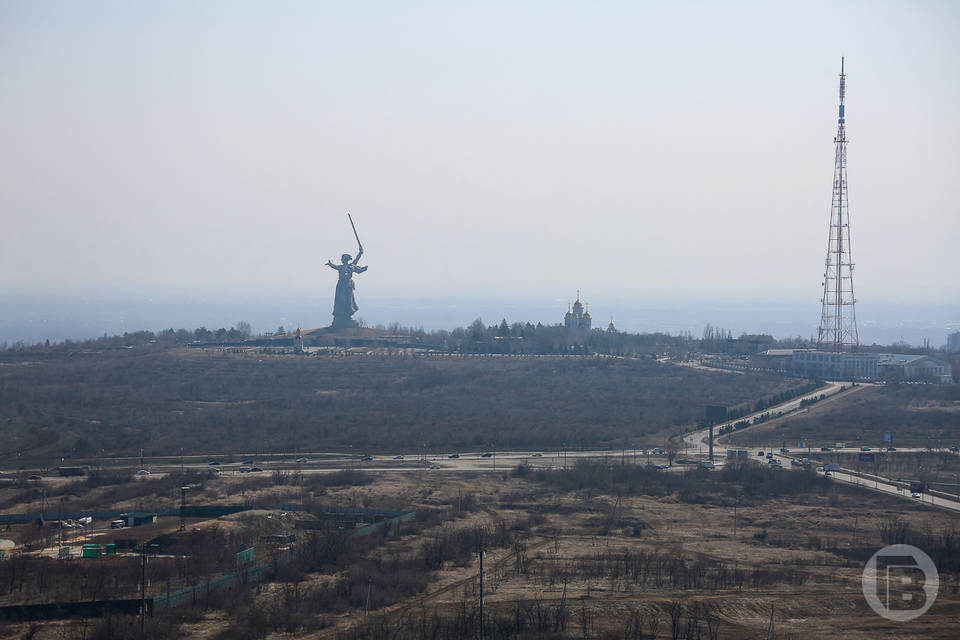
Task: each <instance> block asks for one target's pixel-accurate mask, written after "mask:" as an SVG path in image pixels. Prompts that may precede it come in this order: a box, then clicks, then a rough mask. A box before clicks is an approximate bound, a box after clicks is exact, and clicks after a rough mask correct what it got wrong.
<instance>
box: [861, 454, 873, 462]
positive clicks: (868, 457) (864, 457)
mask: <svg viewBox="0 0 960 640" xmlns="http://www.w3.org/2000/svg"><path fill="white" fill-rule="evenodd" d="M857 459H858V460H859V461H860V462H873V461H874V460H875V459H876V456H875V455H874V454H872V453H861V454H860V455H859V456H857Z"/></svg>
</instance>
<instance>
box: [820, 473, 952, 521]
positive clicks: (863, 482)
mask: <svg viewBox="0 0 960 640" xmlns="http://www.w3.org/2000/svg"><path fill="white" fill-rule="evenodd" d="M830 477H831V478H832V479H833V480H835V481H836V482H845V483H847V484H852V485H856V486H860V487H864V488H867V489H870V490H871V491H878V492H880V493H886V494H889V495H893V496H898V497H900V498H904V499H905V500H911V501H913V502H919V503H920V504H924V505H927V506H932V507H940V508H942V509H947V510H949V511H955V512H958V513H960V502H957V501H956V500H950V499H946V498H940V497H938V496H932V495H929V494H923V493H921V494H920V497H919V498H913V497H911V494H910V491H909V490H908V489H904V488H903V487H900V486H897V485H894V484H889V483H888V482H882V481H880V480H879V479H873V480H871V479H866V478H860V477H858V476H856V475H853V474H852V473H851V472H850V470H849V469H845V470H841V471H831V472H830Z"/></svg>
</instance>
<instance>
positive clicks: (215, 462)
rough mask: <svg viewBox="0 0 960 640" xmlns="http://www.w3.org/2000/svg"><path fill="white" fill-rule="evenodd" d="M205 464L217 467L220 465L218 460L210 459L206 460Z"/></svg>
mask: <svg viewBox="0 0 960 640" xmlns="http://www.w3.org/2000/svg"><path fill="white" fill-rule="evenodd" d="M207 464H208V465H209V466H211V467H219V466H220V461H219V460H211V461H210V462H208V463H207Z"/></svg>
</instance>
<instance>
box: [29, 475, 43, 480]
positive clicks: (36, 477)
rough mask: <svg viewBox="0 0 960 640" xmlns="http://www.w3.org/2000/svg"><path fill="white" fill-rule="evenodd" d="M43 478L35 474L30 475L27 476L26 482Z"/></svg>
mask: <svg viewBox="0 0 960 640" xmlns="http://www.w3.org/2000/svg"><path fill="white" fill-rule="evenodd" d="M42 479H43V476H38V475H37V474H35V473H34V474H32V475H29V476H27V480H42Z"/></svg>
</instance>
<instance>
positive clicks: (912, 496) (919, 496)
mask: <svg viewBox="0 0 960 640" xmlns="http://www.w3.org/2000/svg"><path fill="white" fill-rule="evenodd" d="M910 497H911V498H918V499H919V498H922V497H923V494H922V493H920V492H919V491H914V492H913V493H911V494H910Z"/></svg>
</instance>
